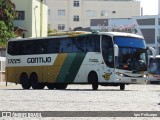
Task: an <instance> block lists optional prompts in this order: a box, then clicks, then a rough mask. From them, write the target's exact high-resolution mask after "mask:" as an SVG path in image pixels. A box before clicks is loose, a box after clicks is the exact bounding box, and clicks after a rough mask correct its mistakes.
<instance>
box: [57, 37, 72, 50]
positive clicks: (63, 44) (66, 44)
mask: <svg viewBox="0 0 160 120" xmlns="http://www.w3.org/2000/svg"><path fill="white" fill-rule="evenodd" d="M59 52H60V53H71V52H72V38H62V39H61V40H60V51H59Z"/></svg>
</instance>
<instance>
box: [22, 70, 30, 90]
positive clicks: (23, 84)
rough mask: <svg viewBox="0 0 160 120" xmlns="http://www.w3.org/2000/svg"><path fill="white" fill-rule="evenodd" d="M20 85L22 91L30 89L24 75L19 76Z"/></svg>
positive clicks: (26, 76) (26, 77) (28, 81)
mask: <svg viewBox="0 0 160 120" xmlns="http://www.w3.org/2000/svg"><path fill="white" fill-rule="evenodd" d="M20 83H21V85H22V88H23V89H30V87H31V82H30V80H29V79H28V75H27V74H26V73H22V74H21V76H20Z"/></svg>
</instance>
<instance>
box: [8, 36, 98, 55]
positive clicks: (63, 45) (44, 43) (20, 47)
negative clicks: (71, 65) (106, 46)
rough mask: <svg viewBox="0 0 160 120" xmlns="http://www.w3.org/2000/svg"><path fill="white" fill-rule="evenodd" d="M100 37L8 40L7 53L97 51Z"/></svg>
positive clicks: (31, 53)
mask: <svg viewBox="0 0 160 120" xmlns="http://www.w3.org/2000/svg"><path fill="white" fill-rule="evenodd" d="M99 51H100V37H99V36H98V35H94V36H93V35H90V36H87V35H86V36H79V37H63V38H48V39H46V38H45V39H40V40H24V41H10V42H9V43H8V54H10V55H33V54H51V53H74V52H99Z"/></svg>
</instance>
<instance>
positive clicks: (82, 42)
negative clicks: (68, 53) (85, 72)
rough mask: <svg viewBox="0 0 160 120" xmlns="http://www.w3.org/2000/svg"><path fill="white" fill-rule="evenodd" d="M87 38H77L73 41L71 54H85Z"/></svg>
mask: <svg viewBox="0 0 160 120" xmlns="http://www.w3.org/2000/svg"><path fill="white" fill-rule="evenodd" d="M86 38H87V37H78V38H74V40H73V52H86V49H87V46H86V41H87V39H86Z"/></svg>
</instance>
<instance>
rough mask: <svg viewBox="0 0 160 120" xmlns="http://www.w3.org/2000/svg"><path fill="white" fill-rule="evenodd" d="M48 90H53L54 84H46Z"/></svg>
mask: <svg viewBox="0 0 160 120" xmlns="http://www.w3.org/2000/svg"><path fill="white" fill-rule="evenodd" d="M47 87H48V89H52V90H53V89H54V88H55V84H54V83H48V84H47Z"/></svg>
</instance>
